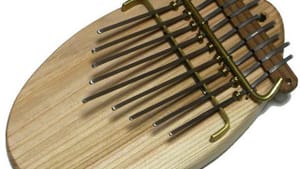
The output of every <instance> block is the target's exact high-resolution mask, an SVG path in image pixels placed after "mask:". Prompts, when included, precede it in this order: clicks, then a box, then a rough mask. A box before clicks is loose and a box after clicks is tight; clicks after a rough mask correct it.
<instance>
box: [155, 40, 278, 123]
mask: <svg viewBox="0 0 300 169" xmlns="http://www.w3.org/2000/svg"><path fill="white" fill-rule="evenodd" d="M266 41H269V40H266ZM266 41H265V42H266ZM265 42H262V43H261V44H265ZM261 44H259V45H258V46H260V45H261ZM270 53H273V52H270ZM272 56H275V53H274V54H273V55H272ZM243 57H247V54H246V55H244V56H243ZM266 57H268V58H270V56H269V54H266V55H265V56H264V58H262V59H261V61H260V62H256V63H255V64H254V65H253V66H252V67H250V68H249V69H248V70H246V71H244V72H243V75H244V76H245V77H247V76H248V75H250V73H252V72H254V71H255V70H256V69H257V68H259V66H261V65H262V64H263V63H264V62H262V61H266V59H265V58H266ZM237 66H239V65H237ZM217 74H218V73H217ZM212 77H214V75H213V76H212ZM207 79H209V78H207ZM212 80H213V79H212ZM234 83H235V82H234V81H231V82H230V84H231V85H234ZM216 91H221V92H222V91H224V90H216ZM208 94H210V95H212V96H216V95H218V94H220V93H218V92H215V91H214V92H211V93H208ZM203 98H205V99H203ZM208 99H209V97H206V96H203V97H201V98H199V99H197V100H195V101H193V102H192V103H190V104H188V105H186V106H183V107H181V108H179V109H177V110H176V111H174V112H172V113H170V114H168V115H167V116H165V117H163V118H161V119H160V120H158V121H156V122H155V123H154V126H158V125H161V124H162V123H164V122H166V121H168V120H170V119H171V118H174V117H176V116H177V115H179V114H182V113H185V112H187V111H189V110H191V109H193V106H196V105H199V104H203V103H205V102H206V101H208Z"/></svg>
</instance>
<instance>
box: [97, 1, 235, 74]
mask: <svg viewBox="0 0 300 169" xmlns="http://www.w3.org/2000/svg"><path fill="white" fill-rule="evenodd" d="M235 1H236V0H232V1H230V2H227V3H226V4H224V6H223V8H224V7H226V6H229V5H228V4H232V3H233V2H235ZM219 8H220V7H219ZM221 11H222V10H221ZM221 11H220V12H221ZM215 15H216V14H215ZM183 29H185V31H186V32H187V31H189V30H191V29H192V28H190V27H186V28H182V30H183ZM176 32H177V31H176ZM176 32H173V33H172V34H171V35H169V34H166V35H164V36H162V37H160V38H157V39H154V40H151V41H150V42H145V43H143V44H141V45H138V46H135V47H133V48H130V49H127V50H125V51H122V52H120V53H116V54H113V55H110V56H106V57H103V58H101V59H99V60H97V61H95V62H94V63H93V64H92V67H93V68H95V67H97V66H99V65H102V64H104V63H107V62H109V61H112V60H114V59H116V58H119V57H121V56H124V55H126V54H129V53H131V52H134V51H136V50H138V49H142V48H144V47H147V46H149V45H153V44H154V43H158V42H162V41H164V40H165V39H167V38H169V37H170V36H179V35H180V34H179V33H178V34H177V33H176ZM183 33H185V32H181V34H183ZM101 48H102V47H99V48H98V47H97V48H94V49H92V52H93V53H95V52H98V51H99V50H101Z"/></svg>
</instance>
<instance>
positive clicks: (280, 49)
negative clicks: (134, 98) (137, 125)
mask: <svg viewBox="0 0 300 169" xmlns="http://www.w3.org/2000/svg"><path fill="white" fill-rule="evenodd" d="M274 37H276V35H275V36H274ZM266 42H267V41H266ZM268 42H270V41H269V40H268ZM261 44H265V42H263V43H261ZM261 44H259V45H258V46H261ZM288 44H289V43H285V44H283V45H281V46H280V47H279V48H276V49H274V50H273V51H272V52H270V53H268V54H267V55H266V56H265V57H264V58H263V59H262V60H261V62H265V59H270V58H271V57H272V56H273V55H276V54H277V53H279V52H281V51H283V49H284V48H285V47H287V46H288ZM255 49H257V48H255ZM254 53H255V52H254V51H252V50H251V51H250V52H248V53H247V54H245V55H244V56H243V57H242V58H241V59H243V60H246V59H248V58H249V57H251V56H252V55H253V54H254ZM244 58H245V59H244ZM242 63H243V62H241V61H237V62H236V65H237V66H239V65H241V64H242ZM251 72H252V71H251ZM218 75H221V76H222V73H220V72H219V73H217V74H215V75H213V76H211V77H216V76H217V77H218ZM244 75H245V74H244ZM211 77H209V78H211ZM219 77H220V76H219ZM209 78H208V79H209ZM206 80H207V79H206ZM206 80H204V81H206ZM207 81H208V82H209V81H214V79H213V78H211V80H207ZM199 85H202V84H196V85H194V86H192V87H189V88H186V89H184V90H182V91H180V92H178V93H176V94H174V95H172V96H170V97H168V98H166V99H164V100H162V101H161V102H158V103H156V104H154V105H152V106H149V107H147V108H146V109H144V110H142V111H140V112H138V113H136V114H134V115H132V116H131V117H130V119H131V120H134V119H136V118H138V117H140V116H142V115H144V114H146V113H147V112H150V111H152V110H154V109H155V108H157V107H160V106H162V105H164V104H166V103H168V102H170V101H172V100H174V99H176V98H177V97H179V96H184V97H185V96H187V95H189V94H190V93H191V92H194V91H196V90H199V88H198V87H199ZM195 86H197V87H196V89H195ZM190 90H192V91H190ZM179 100H180V99H179Z"/></svg>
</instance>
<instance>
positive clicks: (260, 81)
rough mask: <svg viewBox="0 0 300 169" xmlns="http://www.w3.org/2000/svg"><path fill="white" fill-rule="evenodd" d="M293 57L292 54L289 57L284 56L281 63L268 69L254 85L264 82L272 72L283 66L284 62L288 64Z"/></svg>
mask: <svg viewBox="0 0 300 169" xmlns="http://www.w3.org/2000/svg"><path fill="white" fill-rule="evenodd" d="M292 58H293V56H292V55H289V56H288V57H286V58H284V59H283V60H282V61H281V62H280V63H279V64H277V65H275V66H274V67H272V68H271V69H270V70H268V71H267V72H265V73H264V74H263V75H262V76H261V77H260V78H258V79H257V80H256V81H255V82H254V83H253V84H252V87H253V88H255V87H256V86H258V85H259V84H260V83H262V82H263V81H264V80H265V79H266V78H268V77H269V76H270V74H272V73H273V72H275V71H276V70H278V69H279V68H280V67H281V66H283V65H284V64H286V63H287V62H288V61H290V60H291V59H292Z"/></svg>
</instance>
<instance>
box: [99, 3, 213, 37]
mask: <svg viewBox="0 0 300 169" xmlns="http://www.w3.org/2000/svg"><path fill="white" fill-rule="evenodd" d="M212 2H213V0H206V1H204V2H203V3H201V4H200V5H198V6H197V9H198V10H201V9H203V8H204V7H206V6H207V5H209V4H210V3H212ZM176 3H177V7H178V6H181V5H182V1H181V0H178V1H177V2H176ZM172 9H174V7H173V6H171V5H167V6H164V7H161V8H159V9H157V10H155V11H154V12H156V13H157V14H164V13H166V12H168V11H171V10H172ZM151 17H152V13H151V12H147V13H144V14H141V15H138V16H134V17H132V18H129V19H126V20H124V21H121V22H118V23H116V24H113V25H109V26H107V27H104V28H100V29H98V30H97V33H98V34H102V33H104V32H108V31H111V30H113V29H116V28H119V27H122V26H125V25H128V24H130V23H133V22H136V21H140V22H145V21H147V20H148V19H150V18H151Z"/></svg>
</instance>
